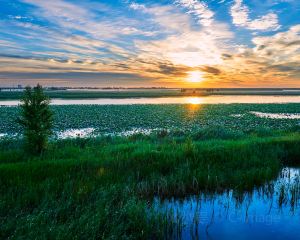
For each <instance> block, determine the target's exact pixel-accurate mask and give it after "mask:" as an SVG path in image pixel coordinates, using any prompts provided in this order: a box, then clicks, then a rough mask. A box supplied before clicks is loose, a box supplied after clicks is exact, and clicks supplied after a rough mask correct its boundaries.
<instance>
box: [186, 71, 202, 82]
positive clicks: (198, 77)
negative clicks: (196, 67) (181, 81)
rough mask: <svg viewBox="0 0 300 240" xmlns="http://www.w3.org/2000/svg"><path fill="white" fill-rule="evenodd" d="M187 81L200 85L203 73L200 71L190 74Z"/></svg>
mask: <svg viewBox="0 0 300 240" xmlns="http://www.w3.org/2000/svg"><path fill="white" fill-rule="evenodd" d="M187 81H189V82H192V83H199V82H202V81H203V73H202V72H200V71H193V72H189V73H188V76H187Z"/></svg>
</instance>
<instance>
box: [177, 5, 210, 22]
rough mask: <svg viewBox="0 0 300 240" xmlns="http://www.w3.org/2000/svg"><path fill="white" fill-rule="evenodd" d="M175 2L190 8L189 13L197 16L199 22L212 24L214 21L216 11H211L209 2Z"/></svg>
mask: <svg viewBox="0 0 300 240" xmlns="http://www.w3.org/2000/svg"><path fill="white" fill-rule="evenodd" d="M175 4H178V5H180V6H182V7H184V8H186V9H188V10H189V13H191V14H193V15H194V16H196V18H197V19H198V22H199V24H201V25H203V26H210V25H211V23H212V22H213V16H214V12H213V11H211V10H210V9H209V8H208V6H207V4H206V3H204V2H203V1H198V0H176V1H175Z"/></svg>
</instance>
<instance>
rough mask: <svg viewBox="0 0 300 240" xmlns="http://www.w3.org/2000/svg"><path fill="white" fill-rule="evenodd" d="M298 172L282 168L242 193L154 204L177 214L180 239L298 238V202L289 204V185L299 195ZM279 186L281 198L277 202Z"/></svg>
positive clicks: (202, 196) (299, 222)
mask: <svg viewBox="0 0 300 240" xmlns="http://www.w3.org/2000/svg"><path fill="white" fill-rule="evenodd" d="M299 173H300V172H299V169H284V170H283V172H282V173H281V174H280V176H279V177H278V179H277V180H276V181H274V182H271V183H269V184H268V185H266V186H265V187H263V188H260V189H258V190H255V191H253V192H252V193H248V194H244V195H243V196H238V195H237V196H235V195H234V194H233V192H232V191H229V192H228V193H224V194H221V195H217V196H214V197H207V196H204V195H201V196H198V197H191V198H187V199H185V200H182V201H181V200H165V201H164V202H162V203H161V204H162V205H159V204H158V205H159V206H160V207H162V209H169V210H170V209H173V211H174V215H175V216H176V214H177V212H178V213H179V215H178V216H180V217H181V218H182V223H183V224H184V227H183V229H182V235H181V236H182V237H183V238H184V239H193V238H194V239H197V237H196V236H198V237H199V238H200V239H233V238H236V239H299V236H300V211H299V207H300V203H299V201H298V202H295V204H294V206H293V204H291V201H292V195H291V190H292V189H293V188H295V187H296V188H297V192H296V195H297V198H298V200H299V198H300V195H299V194H300V192H299V189H300V185H299ZM282 186H284V189H285V193H284V194H283V196H285V200H284V201H283V203H282V205H281V204H280V203H279V199H280V196H281V195H280V191H281V189H282ZM157 203H158V200H156V204H157ZM280 205H281V206H280ZM179 219H180V218H179Z"/></svg>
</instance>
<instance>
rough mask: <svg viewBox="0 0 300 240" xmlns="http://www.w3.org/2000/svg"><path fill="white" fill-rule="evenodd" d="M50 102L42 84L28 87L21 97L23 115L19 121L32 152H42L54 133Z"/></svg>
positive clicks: (27, 145)
mask: <svg viewBox="0 0 300 240" xmlns="http://www.w3.org/2000/svg"><path fill="white" fill-rule="evenodd" d="M49 104H50V100H49V98H48V97H47V96H46V95H45V94H44V92H43V88H42V86H40V85H37V86H36V87H34V88H33V89H32V88H31V87H26V89H25V91H24V96H23V97H22V99H21V117H20V118H18V121H17V122H18V123H19V124H20V125H21V126H22V128H23V134H24V138H25V141H26V147H27V148H28V150H29V151H30V152H32V153H42V152H43V151H44V150H45V149H46V147H47V142H48V137H49V136H50V135H51V133H52V130H51V129H52V124H53V113H52V111H51V110H50V108H49Z"/></svg>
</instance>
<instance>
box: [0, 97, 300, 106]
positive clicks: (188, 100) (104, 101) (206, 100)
mask: <svg viewBox="0 0 300 240" xmlns="http://www.w3.org/2000/svg"><path fill="white" fill-rule="evenodd" d="M19 103H20V102H19V101H18V100H1V101H0V106H16V105H18V104H19ZM222 103H223V104H230V103H300V96H257V95H241V96H236V95H235V96H233V95H232V96H230V95H226V96H203V97H157V98H122V99H116V98H99V99H52V100H51V104H52V105H130V104H222Z"/></svg>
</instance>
